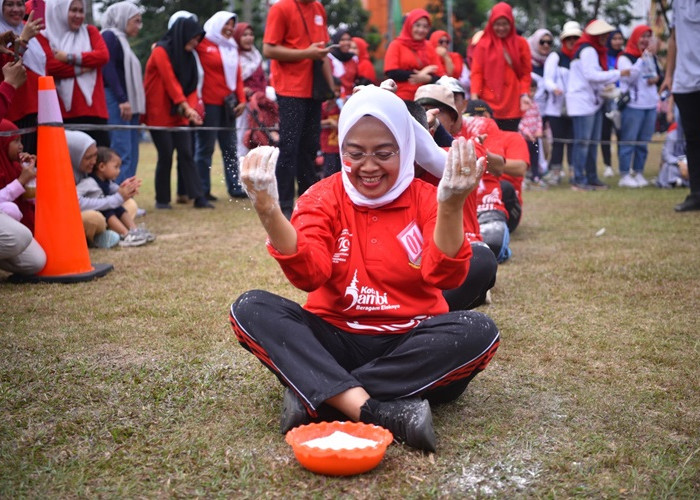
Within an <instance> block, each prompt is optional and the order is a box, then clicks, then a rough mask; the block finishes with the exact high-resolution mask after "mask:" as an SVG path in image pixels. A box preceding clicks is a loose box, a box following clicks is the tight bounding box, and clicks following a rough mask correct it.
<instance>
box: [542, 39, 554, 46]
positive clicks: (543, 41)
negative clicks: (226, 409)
mask: <svg viewBox="0 0 700 500" xmlns="http://www.w3.org/2000/svg"><path fill="white" fill-rule="evenodd" d="M553 43H554V40H540V45H549V46H550V47H551V45H552V44H553Z"/></svg>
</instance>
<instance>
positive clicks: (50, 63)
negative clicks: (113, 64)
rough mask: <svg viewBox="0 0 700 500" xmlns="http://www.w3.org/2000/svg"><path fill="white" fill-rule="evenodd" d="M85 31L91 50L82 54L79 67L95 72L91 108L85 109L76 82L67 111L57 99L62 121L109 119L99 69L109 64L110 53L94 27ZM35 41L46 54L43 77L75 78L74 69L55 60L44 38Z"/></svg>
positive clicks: (90, 26)
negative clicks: (87, 117)
mask: <svg viewBox="0 0 700 500" xmlns="http://www.w3.org/2000/svg"><path fill="white" fill-rule="evenodd" d="M87 30H88V34H89V35H90V46H91V47H92V50H91V51H90V52H83V53H82V54H81V56H82V63H81V67H85V68H90V69H93V70H95V71H96V72H97V81H96V82H95V88H94V89H93V91H92V106H88V104H87V101H86V100H85V96H84V95H83V92H82V91H81V90H80V87H79V86H78V83H77V82H76V83H75V86H74V87H73V99H72V101H71V109H70V111H66V108H65V106H64V105H63V101H62V100H61V99H60V97H59V99H58V101H59V103H60V104H61V115H62V116H63V118H77V117H80V116H96V117H98V118H108V117H109V113H108V112H107V100H106V98H105V85H104V81H103V80H102V66H104V65H105V64H107V63H108V62H109V50H107V44H105V41H104V40H103V39H102V35H100V32H99V30H98V29H97V28H96V27H95V26H92V25H90V24H88V25H87ZM36 40H37V41H38V42H39V43H40V44H41V48H42V49H44V53H45V54H46V74H47V75H48V76H53V77H54V78H55V79H56V80H60V79H64V78H75V66H73V65H72V64H66V63H63V62H61V61H59V60H58V59H56V57H55V56H54V54H53V49H52V48H51V45H50V44H49V41H48V40H47V39H46V38H45V37H44V36H43V35H41V34H39V35H37V36H36ZM37 99H38V97H37Z"/></svg>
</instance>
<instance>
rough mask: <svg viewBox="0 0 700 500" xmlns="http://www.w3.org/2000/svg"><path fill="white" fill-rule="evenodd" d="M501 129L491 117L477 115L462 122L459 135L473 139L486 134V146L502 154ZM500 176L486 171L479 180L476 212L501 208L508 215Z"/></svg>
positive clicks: (490, 150)
mask: <svg viewBox="0 0 700 500" xmlns="http://www.w3.org/2000/svg"><path fill="white" fill-rule="evenodd" d="M501 133H502V131H501V129H499V128H498V125H496V122H495V121H493V120H492V119H491V118H486V117H483V116H477V117H474V118H469V119H465V120H464V121H463V122H462V130H461V131H460V133H459V135H460V136H462V137H464V138H465V139H473V138H475V137H477V136H480V135H484V134H485V135H486V140H485V141H484V147H485V148H486V149H487V151H489V152H491V153H494V154H497V155H501V156H503V154H504V149H503V143H502V140H501ZM500 179H501V178H500V177H496V176H495V175H493V174H492V173H491V172H488V171H486V172H484V175H483V176H482V177H481V180H480V181H479V187H478V188H477V189H476V190H475V192H476V210H475V211H476V213H477V214H479V213H481V212H486V211H489V210H500V211H501V212H503V213H504V214H506V217H508V211H507V210H506V207H505V205H504V204H503V196H502V192H501V183H500Z"/></svg>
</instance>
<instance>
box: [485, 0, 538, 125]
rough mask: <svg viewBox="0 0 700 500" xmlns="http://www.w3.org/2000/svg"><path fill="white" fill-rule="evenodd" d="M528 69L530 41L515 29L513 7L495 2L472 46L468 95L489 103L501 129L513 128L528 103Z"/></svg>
mask: <svg viewBox="0 0 700 500" xmlns="http://www.w3.org/2000/svg"><path fill="white" fill-rule="evenodd" d="M531 71H532V58H531V55H530V45H529V44H528V43H527V40H525V39H524V38H523V37H521V36H520V35H518V34H517V33H516V31H515V20H514V18H513V9H512V8H511V7H510V5H508V4H507V3H505V2H499V3H497V4H496V5H494V6H493V9H491V16H490V17H489V21H488V24H487V26H486V29H484V34H483V36H482V37H481V39H480V40H479V42H478V43H477V45H476V48H475V49H474V56H473V60H472V65H471V98H472V99H482V100H484V101H486V102H487V103H488V105H489V106H491V109H493V118H494V119H495V120H496V123H498V126H499V127H500V128H501V129H503V130H510V131H512V132H517V131H518V123H519V122H520V117H521V116H522V114H523V111H525V110H526V109H527V108H529V107H530V104H531V101H530V97H529V96H528V93H529V92H530V80H531V79H532V77H531V75H530V72H531Z"/></svg>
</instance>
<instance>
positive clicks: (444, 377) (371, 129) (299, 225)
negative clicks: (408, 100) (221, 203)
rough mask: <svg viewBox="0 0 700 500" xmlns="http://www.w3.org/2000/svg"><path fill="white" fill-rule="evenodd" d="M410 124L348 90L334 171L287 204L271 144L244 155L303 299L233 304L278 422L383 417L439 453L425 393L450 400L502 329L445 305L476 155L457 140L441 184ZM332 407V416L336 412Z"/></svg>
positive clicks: (408, 438)
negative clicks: (274, 399) (422, 174)
mask: <svg viewBox="0 0 700 500" xmlns="http://www.w3.org/2000/svg"><path fill="white" fill-rule="evenodd" d="M416 129H420V125H419V124H418V122H416V121H414V120H413V118H411V116H410V114H409V113H408V111H407V109H406V105H405V104H404V102H403V101H402V100H401V99H400V98H399V97H397V96H396V95H394V94H392V93H390V92H386V91H385V90H382V89H379V88H377V87H366V88H363V89H362V90H360V91H358V92H357V93H355V94H354V95H353V96H352V97H350V99H349V100H348V101H347V103H346V104H345V106H344V107H343V109H342V111H341V112H340V118H339V122H338V132H339V143H340V145H341V146H340V150H341V154H340V156H341V158H342V169H341V172H339V173H337V174H334V175H331V176H330V177H327V178H325V179H323V180H321V181H319V182H318V183H316V184H314V185H313V186H312V187H311V188H310V189H309V190H308V191H307V192H306V193H304V195H302V196H301V197H299V199H298V200H297V204H296V207H295V209H294V211H293V215H292V218H291V221H288V220H287V219H286V218H285V216H284V213H283V212H282V210H281V208H280V204H279V200H278V195H277V186H276V181H275V167H276V163H277V157H278V155H279V150H278V149H276V148H273V147H269V146H268V147H265V146H263V147H259V148H257V149H254V150H252V151H250V152H249V153H248V155H246V157H245V159H244V161H243V165H242V181H243V184H244V186H245V189H246V191H247V192H248V196H249V198H250V200H251V201H252V203H253V207H254V209H255V211H256V212H257V214H258V217H259V218H260V220H261V222H262V224H263V227H264V228H265V230H266V232H267V235H268V242H267V248H268V251H269V252H270V254H271V255H272V256H273V257H274V258H275V259H276V260H277V262H278V263H279V264H280V266H281V268H282V270H283V272H284V273H285V275H286V276H287V278H288V279H289V280H290V282H291V283H292V284H293V285H295V286H297V287H298V288H300V289H303V290H305V291H308V292H309V295H308V298H307V302H306V304H305V305H304V306H303V307H302V306H300V305H299V304H297V303H295V302H293V301H291V300H288V299H285V298H283V297H280V296H278V295H276V294H274V293H271V292H267V291H264V290H251V291H248V292H245V293H244V294H243V295H241V296H240V297H239V298H238V299H237V300H236V302H235V303H234V304H233V305H232V306H231V310H230V321H231V325H232V327H233V331H234V334H235V335H236V337H237V339H238V341H239V343H240V344H241V345H242V346H243V347H244V348H245V349H247V350H249V351H250V352H251V353H253V354H254V355H255V356H256V357H258V358H259V359H260V361H261V362H262V363H263V364H264V365H265V366H266V367H267V368H269V369H270V370H271V371H272V372H273V373H274V374H275V375H276V376H277V377H278V379H279V380H280V381H281V382H282V384H283V385H284V386H286V390H285V394H284V403H283V411H282V418H281V421H280V430H281V431H282V432H283V433H285V432H287V431H288V430H289V429H291V428H293V427H296V426H298V425H302V424H306V423H308V422H310V421H311V420H312V418H319V419H328V418H330V419H332V420H335V419H337V418H338V417H337V411H339V412H340V413H341V414H342V417H341V419H343V420H345V419H349V420H353V421H361V422H365V423H372V424H377V425H381V426H383V427H386V428H387V429H389V430H390V431H391V432H392V433H393V434H394V437H395V438H396V439H397V440H399V441H403V442H405V443H406V444H408V445H409V446H412V447H414V448H418V449H421V450H426V451H435V445H436V440H435V434H434V430H433V424H432V414H431V410H430V403H433V404H438V403H445V402H448V401H452V400H454V399H456V398H458V397H459V396H460V395H461V394H462V393H463V392H464V391H465V390H466V388H467V385H468V384H469V382H470V381H471V380H472V379H473V378H474V376H476V375H477V373H479V372H480V371H482V370H483V369H484V368H485V367H486V365H487V364H488V363H489V361H490V360H491V358H492V357H493V355H494V354H495V351H496V349H497V347H498V344H499V331H498V328H497V327H496V325H495V324H494V322H493V321H492V320H491V319H490V318H489V317H488V316H486V315H485V314H482V313H479V312H475V311H454V312H448V306H447V302H446V301H445V299H444V297H443V295H442V290H445V289H451V288H455V287H457V286H459V285H460V284H461V283H463V282H464V280H465V278H466V276H467V272H468V268H469V258H470V257H471V253H472V250H471V245H470V244H469V241H468V240H467V238H465V235H464V229H463V220H462V217H463V208H462V206H463V204H464V201H465V199H466V198H467V196H468V195H469V193H470V192H471V191H472V190H473V189H475V188H476V186H477V184H478V183H479V178H480V177H481V174H482V172H483V170H484V166H485V159H482V158H480V159H479V160H478V161H477V158H476V153H475V149H474V144H473V143H472V142H468V141H466V140H465V139H463V138H460V139H459V140H457V141H455V142H454V143H453V146H452V148H451V150H450V151H449V153H447V158H446V162H445V166H444V173H443V176H442V179H441V181H440V184H439V186H438V187H437V189H436V188H435V186H432V185H430V184H428V183H425V182H423V181H421V180H418V179H414V158H415V156H416V149H417V148H418V147H425V146H426V145H425V144H421V145H420V146H419V145H418V144H417V141H422V140H427V141H431V139H430V137H429V135H428V134H427V133H425V130H423V129H421V130H420V132H422V133H423V134H425V135H418V136H417V135H416V134H417V133H419V132H418V131H416ZM333 411H336V415H333Z"/></svg>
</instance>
